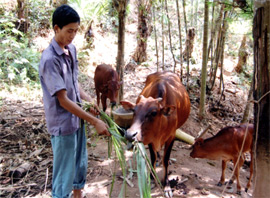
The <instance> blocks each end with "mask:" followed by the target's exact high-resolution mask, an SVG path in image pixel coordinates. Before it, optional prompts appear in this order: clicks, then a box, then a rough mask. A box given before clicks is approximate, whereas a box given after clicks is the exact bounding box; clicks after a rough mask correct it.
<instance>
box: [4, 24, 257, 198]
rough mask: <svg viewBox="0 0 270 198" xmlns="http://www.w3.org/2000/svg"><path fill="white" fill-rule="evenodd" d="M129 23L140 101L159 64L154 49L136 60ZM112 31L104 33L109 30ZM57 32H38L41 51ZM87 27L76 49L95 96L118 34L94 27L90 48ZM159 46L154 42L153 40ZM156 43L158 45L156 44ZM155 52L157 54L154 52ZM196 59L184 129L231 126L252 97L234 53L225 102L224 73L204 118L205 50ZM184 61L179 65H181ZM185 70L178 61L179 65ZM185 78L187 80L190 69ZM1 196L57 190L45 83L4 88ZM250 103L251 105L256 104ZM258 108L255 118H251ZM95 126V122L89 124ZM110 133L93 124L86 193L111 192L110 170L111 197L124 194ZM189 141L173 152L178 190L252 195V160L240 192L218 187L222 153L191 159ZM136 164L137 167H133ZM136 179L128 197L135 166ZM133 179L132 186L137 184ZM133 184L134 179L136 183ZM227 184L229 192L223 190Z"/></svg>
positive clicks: (128, 81)
mask: <svg viewBox="0 0 270 198" xmlns="http://www.w3.org/2000/svg"><path fill="white" fill-rule="evenodd" d="M126 29H127V30H128V31H127V34H126V41H127V46H126V48H125V49H126V53H125V54H126V55H125V62H126V63H127V65H128V66H127V67H126V69H125V75H124V85H125V86H124V99H125V100H130V101H133V102H134V101H135V100H136V98H137V96H138V94H139V93H140V91H141V90H142V88H143V86H144V84H143V82H144V81H145V78H146V76H147V75H148V74H150V73H153V72H155V71H156V64H155V55H154V52H150V53H149V55H148V56H149V57H154V58H150V59H151V60H150V61H149V62H147V63H146V64H143V65H135V64H134V63H133V62H132V61H131V58H130V57H131V54H132V50H134V49H135V46H136V40H135V38H136V34H135V32H136V26H134V23H133V24H128V25H127V27H126ZM105 36H106V38H104V37H105ZM51 38H52V34H50V35H48V38H47V39H44V38H36V40H35V43H37V46H38V48H39V49H40V50H41V51H42V49H44V48H45V47H47V45H48V43H49V41H50V39H51ZM84 42H85V41H84V38H83V34H78V35H77V37H76V39H75V40H74V44H75V45H76V46H77V49H78V51H83V50H85V51H83V52H85V53H88V55H89V57H90V58H89V60H88V62H87V63H86V64H87V65H89V66H88V67H86V68H85V67H84V68H81V71H82V74H81V75H80V82H81V84H82V85H83V86H82V87H83V88H84V89H85V91H86V92H88V93H89V94H90V95H91V96H92V97H93V98H95V92H94V84H93V82H94V81H93V74H94V69H95V67H96V65H97V64H100V63H109V64H111V63H115V57H116V55H117V46H116V43H117V38H116V37H115V35H112V34H106V35H104V34H103V33H102V32H98V31H97V32H96V34H95V43H94V45H95V49H94V50H92V51H91V52H90V53H89V51H88V50H87V49H84V47H83V43H84ZM151 47H153V45H152V46H151V44H149V48H151ZM153 51H154V50H153ZM151 53H152V54H151ZM167 53H168V54H165V56H166V57H167V60H166V61H167V62H166V65H165V69H166V70H172V65H173V64H172V62H170V58H169V57H170V55H169V54H170V52H167ZM197 58H198V60H197V64H194V65H191V68H190V71H191V77H190V80H189V90H188V91H189V95H190V100H191V104H192V107H191V113H190V116H189V118H188V120H187V122H186V123H185V124H184V125H183V126H182V127H181V130H183V131H184V132H186V133H187V134H190V135H192V136H193V137H196V136H197V135H198V133H199V132H201V131H202V130H203V129H205V128H207V127H208V125H210V126H211V128H210V129H209V130H208V133H207V134H206V135H205V137H210V136H212V135H214V134H216V133H217V132H218V131H219V130H220V129H221V128H223V127H225V126H229V125H230V126H234V125H237V124H238V123H240V121H241V118H242V114H243V111H244V108H245V104H246V100H247V93H248V90H247V89H242V88H241V86H240V83H239V82H240V80H239V79H238V78H237V76H236V75H235V73H234V72H233V66H234V65H236V64H235V61H236V60H234V61H233V60H229V59H228V60H227V59H226V60H225V61H227V62H226V64H225V68H224V69H225V72H224V74H225V76H224V78H225V79H224V80H225V91H224V98H223V99H222V100H221V104H220V105H217V104H218V101H219V99H220V98H219V97H220V94H219V93H218V85H219V79H217V83H216V86H215V89H214V91H213V93H212V95H210V96H208V98H207V101H206V112H207V114H206V119H205V120H204V121H200V120H199V119H198V111H199V109H198V108H199V98H200V86H199V84H200V82H199V81H200V69H201V55H200V54H197ZM178 67H179V65H178ZM176 72H177V73H178V74H179V69H177V71H176ZM183 83H184V84H185V85H186V78H185V76H184V80H183ZM0 94H1V95H0V98H1V100H2V101H1V106H0V108H1V109H0V129H1V130H0V136H1V142H0V153H1V155H0V170H1V174H0V186H1V187H0V197H39V198H40V197H49V195H50V192H51V172H52V152H51V145H50V138H49V135H48V133H47V129H46V123H45V119H44V110H43V104H42V93H41V91H36V92H34V93H33V92H31V93H29V92H27V89H26V90H25V96H24V97H18V96H17V95H14V94H13V93H12V92H8V93H6V92H4V91H1V92H0ZM251 109H252V108H251ZM252 119H253V118H252V116H251V118H250V120H251V121H252ZM88 129H90V127H88ZM107 145H108V139H107V138H104V137H101V136H97V135H95V134H94V132H93V130H92V131H90V130H88V156H89V160H88V165H89V168H88V173H87V182H86V185H85V188H84V193H85V195H86V197H88V198H107V197H109V194H110V189H111V184H112V175H113V174H114V173H116V179H115V183H114V187H113V190H112V196H111V197H118V194H119V192H120V189H121V187H122V184H123V179H121V171H120V169H119V167H118V163H117V162H116V160H114V159H108V152H107V149H108V146H107ZM190 152H191V145H189V144H187V143H184V142H181V141H178V140H177V141H175V143H174V146H173V150H172V153H171V159H170V165H169V172H170V175H169V179H170V181H171V185H173V195H174V197H196V198H200V197H203V198H215V197H226V198H234V197H251V195H252V187H251V189H250V190H249V192H248V193H245V192H244V188H245V186H246V184H247V181H248V177H249V167H248V165H246V164H244V166H243V167H242V168H241V172H240V181H241V185H242V191H243V192H242V195H241V196H239V195H236V194H235V193H236V184H235V183H234V184H233V185H232V188H229V189H225V190H224V186H222V187H218V186H217V185H216V184H217V183H218V181H219V178H220V175H221V161H212V160H207V159H193V158H191V157H190V156H189V154H190ZM125 154H126V158H127V160H128V159H129V161H131V164H133V166H134V163H135V162H133V161H132V159H133V158H132V151H126V153H125ZM24 163H26V165H28V166H27V172H26V173H25V174H24V175H23V176H22V178H21V179H19V180H15V179H14V178H13V174H15V172H16V169H17V168H18V167H20V166H21V165H22V164H24ZM133 169H134V167H133ZM232 169H233V165H232V164H231V163H229V164H228V168H227V170H226V180H229V177H230V176H231V174H232ZM157 173H158V175H159V177H160V178H161V176H162V167H161V166H158V167H157ZM130 183H131V185H127V186H126V197H134V198H135V197H139V196H140V195H139V188H138V184H137V176H136V173H133V176H132V178H131V179H130ZM132 185H133V186H132ZM131 186H132V187H131ZM223 191H224V192H223ZM151 192H152V194H151V196H152V197H163V194H162V191H161V190H160V189H159V188H158V187H155V188H153V189H152V191H151Z"/></svg>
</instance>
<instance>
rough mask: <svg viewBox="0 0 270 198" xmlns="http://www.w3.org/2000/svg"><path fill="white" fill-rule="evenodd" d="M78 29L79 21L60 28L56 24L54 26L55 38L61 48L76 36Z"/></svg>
mask: <svg viewBox="0 0 270 198" xmlns="http://www.w3.org/2000/svg"><path fill="white" fill-rule="evenodd" d="M78 29H79V23H69V24H68V25H65V26H64V27H63V28H62V29H60V28H59V27H58V25H55V26H54V31H55V40H56V42H57V43H58V44H59V46H60V47H61V48H64V47H65V46H67V45H69V44H70V43H71V42H72V41H73V39H74V38H75V36H76V33H77V31H78Z"/></svg>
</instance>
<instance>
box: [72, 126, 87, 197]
mask: <svg viewBox="0 0 270 198" xmlns="http://www.w3.org/2000/svg"><path fill="white" fill-rule="evenodd" d="M81 126H82V127H81V128H80V129H79V130H78V131H77V132H76V133H77V134H76V140H77V141H76V142H77V143H76V155H75V159H76V165H75V166H76V167H75V177H74V181H73V194H74V198H80V197H82V194H81V189H83V187H84V185H85V182H86V174H87V165H88V157H87V148H86V135H85V128H84V127H85V125H84V124H82V125H81ZM75 195H76V196H78V197H76V196H75Z"/></svg>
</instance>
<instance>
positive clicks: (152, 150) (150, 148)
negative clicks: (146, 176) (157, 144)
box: [148, 144, 157, 179]
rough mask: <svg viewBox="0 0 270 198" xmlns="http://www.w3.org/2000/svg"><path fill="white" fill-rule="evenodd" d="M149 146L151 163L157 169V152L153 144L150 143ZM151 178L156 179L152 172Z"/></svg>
mask: <svg viewBox="0 0 270 198" xmlns="http://www.w3.org/2000/svg"><path fill="white" fill-rule="evenodd" d="M148 147H149V151H150V157H151V164H152V166H153V168H154V169H156V160H157V152H156V151H154V149H153V145H152V144H149V145H148ZM151 179H154V177H153V175H152V174H151Z"/></svg>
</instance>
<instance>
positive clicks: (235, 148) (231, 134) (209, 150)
mask: <svg viewBox="0 0 270 198" xmlns="http://www.w3.org/2000/svg"><path fill="white" fill-rule="evenodd" d="M246 129H247V135H246V139H245V144H244V147H243V151H242V155H241V157H240V159H239V163H238V166H237V167H236V168H235V173H234V178H233V180H234V179H235V177H236V179H237V194H241V185H240V182H239V168H240V167H241V166H242V165H243V163H244V161H245V157H244V153H245V152H249V153H250V155H251V163H250V177H249V181H248V183H247V187H246V192H247V191H248V188H249V187H250V183H251V178H252V175H253V156H252V147H253V124H241V125H239V126H235V127H225V128H223V129H221V130H220V131H219V132H218V133H217V134H216V135H215V136H213V137H211V138H208V139H205V140H203V139H202V138H199V139H197V140H196V142H195V143H194V145H193V146H192V148H193V150H192V152H191V153H190V156H191V157H193V158H207V159H211V160H218V159H222V173H221V178H220V181H219V183H218V186H221V185H223V184H224V181H225V169H226V163H227V161H230V160H232V161H233V163H234V165H235V164H236V162H237V159H238V155H239V152H240V149H241V147H242V143H243V140H244V136H245V132H246ZM233 180H231V181H230V184H232V183H233Z"/></svg>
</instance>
